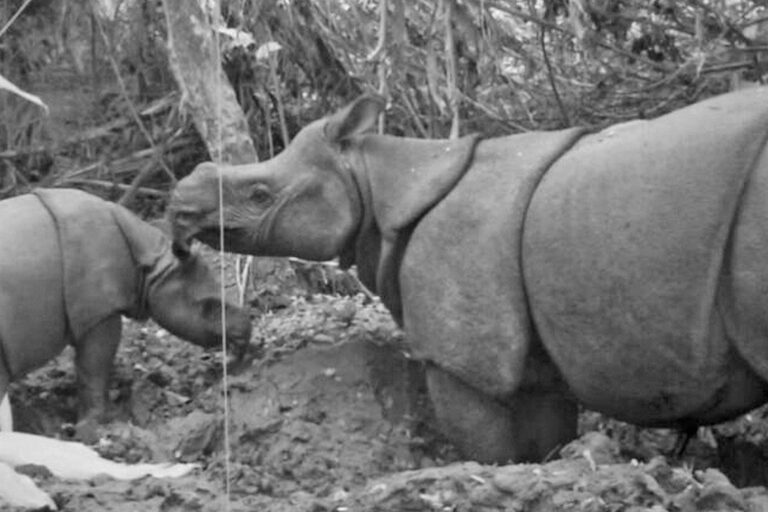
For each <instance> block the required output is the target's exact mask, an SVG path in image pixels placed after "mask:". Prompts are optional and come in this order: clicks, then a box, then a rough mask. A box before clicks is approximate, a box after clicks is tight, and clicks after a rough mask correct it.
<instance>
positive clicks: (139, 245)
mask: <svg viewBox="0 0 768 512" xmlns="http://www.w3.org/2000/svg"><path fill="white" fill-rule="evenodd" d="M112 217H113V218H114V219H115V223H116V224H117V226H118V228H120V231H121V232H122V234H123V236H124V237H125V240H126V243H127V245H128V248H129V250H130V251H131V256H132V257H133V261H134V262H135V263H136V264H137V265H139V266H141V267H153V266H154V265H155V264H156V263H157V262H158V260H159V259H160V258H161V257H162V256H163V255H164V254H166V253H167V252H168V249H169V248H170V247H169V245H170V240H169V239H168V237H167V236H165V234H164V233H163V231H162V230H161V229H159V228H157V227H155V226H153V225H151V224H150V223H148V222H144V221H143V220H141V219H139V218H138V217H137V216H136V215H134V214H133V213H131V212H130V211H128V210H127V209H125V208H123V207H122V206H119V205H114V207H113V210H112Z"/></svg>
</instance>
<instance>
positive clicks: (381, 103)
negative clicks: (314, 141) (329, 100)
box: [323, 95, 386, 143]
mask: <svg viewBox="0 0 768 512" xmlns="http://www.w3.org/2000/svg"><path fill="white" fill-rule="evenodd" d="M385 106H386V101H385V100H384V98H382V97H381V96H375V95H364V96H360V97H359V98H357V99H356V100H355V101H353V102H352V103H350V104H349V105H347V106H346V107H344V108H343V109H341V110H339V111H338V112H336V113H335V114H333V115H331V116H330V117H329V118H328V120H327V121H326V123H325V126H324V128H323V129H324V133H325V137H326V139H327V140H328V141H329V142H334V143H340V142H343V141H345V140H347V139H349V138H350V137H353V136H355V135H360V134H362V133H365V132H367V131H368V130H370V129H372V128H373V127H374V126H375V125H376V121H377V120H378V118H379V114H380V113H381V112H382V111H383V110H384V107H385Z"/></svg>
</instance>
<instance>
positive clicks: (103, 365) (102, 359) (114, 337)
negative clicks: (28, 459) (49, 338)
mask: <svg viewBox="0 0 768 512" xmlns="http://www.w3.org/2000/svg"><path fill="white" fill-rule="evenodd" d="M121 330H122V321H121V317H120V315H113V316H111V317H109V318H107V319H106V320H104V321H103V322H101V323H100V324H98V325H97V326H95V327H94V328H93V329H91V330H90V331H89V332H88V334H86V336H85V338H83V339H82V340H78V341H77V342H75V368H76V370H77V392H78V415H77V417H78V422H77V427H76V431H77V433H78V436H79V437H80V438H81V439H83V438H84V437H86V438H88V437H92V429H93V426H94V425H95V423H97V422H99V421H102V420H103V419H104V418H105V416H106V411H107V391H108V390H109V379H110V377H111V374H112V362H113V360H114V358H115V353H116V352H117V346H118V344H119V343H120V333H121ZM83 440H85V439H83Z"/></svg>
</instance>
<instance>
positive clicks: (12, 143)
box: [0, 0, 768, 198]
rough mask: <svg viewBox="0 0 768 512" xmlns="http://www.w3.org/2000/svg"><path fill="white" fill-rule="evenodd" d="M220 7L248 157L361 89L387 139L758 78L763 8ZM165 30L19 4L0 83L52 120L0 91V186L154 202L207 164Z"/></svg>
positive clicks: (124, 16)
mask: <svg viewBox="0 0 768 512" xmlns="http://www.w3.org/2000/svg"><path fill="white" fill-rule="evenodd" d="M22 3H23V2H22V0H7V1H6V2H5V3H4V4H3V7H4V8H3V9H0V24H3V25H4V24H5V21H7V20H8V19H10V16H11V14H12V13H13V12H15V10H16V9H17V8H18V7H20V6H21V5H22ZM220 3H221V14H222V17H221V18H220V19H221V23H220V25H219V26H217V27H216V33H217V37H218V39H219V41H220V44H221V45H222V49H223V57H222V64H223V66H224V68H225V71H226V73H227V76H228V78H229V80H230V83H231V85H232V86H233V88H234V90H235V93H236V95H237V99H238V102H239V104H240V106H241V107H242V109H243V111H244V113H245V115H246V119H247V121H248V129H249V131H250V135H251V137H252V138H253V140H254V142H255V145H256V147H257V151H258V153H259V156H260V158H262V159H263V158H267V157H269V156H271V155H273V154H275V153H277V152H279V151H280V150H281V148H282V147H284V146H285V144H286V143H287V142H288V141H289V139H290V138H291V137H292V136H293V135H294V134H295V133H296V132H297V131H298V130H299V129H300V128H301V126H303V125H304V124H306V123H307V122H308V121H310V120H313V119H316V118H317V117H320V116H322V115H324V114H325V113H327V112H329V111H330V110H332V109H334V108H336V107H338V106H339V105H341V104H343V103H345V102H347V101H349V100H350V99H352V98H353V97H355V96H357V95H358V94H360V93H362V92H374V91H375V92H379V93H381V94H384V95H385V96H386V97H387V98H388V99H389V101H390V105H391V108H390V109H389V110H388V113H387V119H386V126H385V129H386V131H387V132H388V133H392V134H401V135H409V136H418V137H446V136H449V134H450V133H451V126H452V125H454V126H455V129H457V130H460V132H462V133H468V132H472V131H479V132H481V133H483V134H485V135H496V134H501V133H510V132H516V131H522V130H533V129H556V128H561V127H565V126H571V125H576V124H581V125H590V126H595V127H600V126H604V125H607V124H610V123H613V122H618V121H623V120H629V119H634V118H643V117H654V116H657V115H660V114H662V113H664V112H666V111H669V110H671V109H673V108H676V107H679V106H681V105H683V104H687V103H690V102H693V101H696V100H698V99H702V98H703V97H706V96H708V95H712V94H715V93H718V92H723V91H726V90H729V89H733V88H738V87H746V86H752V85H754V84H759V83H762V82H763V79H764V76H765V71H766V64H765V60H766V50H768V25H766V22H767V21H768V16H766V14H767V13H766V2H765V1H763V0H686V1H678V2H672V1H670V0H653V1H641V0H510V1H506V0H505V1H503V0H417V1H412V2H411V1H406V0H378V1H371V0H344V1H331V0H316V1H310V0H292V1H288V0H221V2H220ZM54 4H55V5H54ZM206 5H208V6H209V7H210V6H211V5H215V3H212V2H208V3H206ZM382 5H384V6H385V7H386V16H385V17H382V9H381V7H382ZM449 12H450V14H449V15H448V14H447V13H449ZM446 20H448V21H449V23H446ZM166 33H167V31H166V27H165V18H164V15H163V11H162V8H161V4H160V2H158V1H157V0H123V1H120V2H110V1H107V0H89V1H88V2H84V1H75V0H62V1H61V2H54V3H51V2H44V1H42V0H33V1H32V2H31V3H30V4H29V7H28V8H27V9H26V10H25V11H24V12H23V13H22V14H21V15H20V16H19V17H18V18H17V19H16V20H15V21H14V22H13V23H12V24H11V25H10V28H9V29H8V31H7V32H6V33H5V34H3V35H2V36H0V55H2V57H3V58H2V59H1V60H2V64H0V74H2V75H3V76H4V77H6V78H8V79H9V80H11V81H12V82H14V83H16V84H18V85H19V86H21V87H22V88H24V89H25V90H28V91H30V92H32V93H34V94H40V95H41V97H42V98H43V99H44V100H47V99H48V98H52V99H53V100H54V101H53V102H52V103H51V107H52V114H51V117H50V118H45V117H43V116H42V115H41V114H40V113H39V112H34V111H31V110H30V109H31V108H32V106H31V105H21V106H20V104H21V103H22V102H19V101H15V102H14V100H9V99H8V96H9V95H8V94H4V93H3V92H2V91H0V102H2V106H3V108H2V109H1V111H2V114H0V167H1V168H2V169H0V170H2V171H3V172H2V180H3V183H2V184H3V185H5V186H6V187H5V188H4V189H3V190H6V193H14V192H19V191H21V190H23V189H24V188H25V187H28V186H34V185H35V184H38V183H43V184H49V185H50V184H53V185H61V184H68V185H75V186H80V187H86V188H90V189H92V190H95V191H99V192H101V193H102V194H103V193H105V191H106V192H107V193H108V195H112V196H113V197H119V196H121V195H123V194H125V193H129V195H136V194H138V195H139V196H141V197H149V198H157V197H161V196H162V194H153V191H159V192H164V191H166V190H167V189H168V187H169V186H170V185H171V184H172V183H173V181H174V179H175V178H177V177H179V176H182V175H184V174H186V173H187V172H189V171H190V170H191V169H192V167H193V166H194V164H195V163H197V162H198V161H200V160H203V159H206V158H207V155H206V154H205V149H204V147H202V145H201V144H200V139H199V137H198V136H196V135H195V134H194V129H193V128H192V127H191V124H190V122H189V119H188V118H187V117H186V116H185V112H184V109H183V107H182V106H181V103H180V101H179V98H178V97H175V96H173V92H174V89H175V86H174V84H173V82H172V80H171V79H170V72H169V69H168V56H167V51H166V48H165V40H166ZM57 87H58V90H57ZM64 89H66V95H67V97H68V99H67V100H66V101H69V102H70V103H72V106H71V107H67V108H61V107H60V103H61V101H63V100H61V98H60V96H62V95H63V94H64V91H63V90H64ZM76 91H77V93H76ZM57 94H58V96H57ZM76 94H79V95H76ZM142 112H144V113H145V114H142ZM147 112H149V114H146V113H147ZM172 175H173V176H172Z"/></svg>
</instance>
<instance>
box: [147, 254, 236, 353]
mask: <svg viewBox="0 0 768 512" xmlns="http://www.w3.org/2000/svg"><path fill="white" fill-rule="evenodd" d="M172 258H173V259H172V260H171V261H170V262H168V263H167V264H165V265H158V266H155V268H153V269H152V270H151V271H150V272H149V274H148V275H147V278H146V287H147V296H146V299H145V300H146V306H147V309H148V311H149V314H150V316H151V317H152V318H154V319H155V321H156V322H157V323H158V324H160V325H161V326H163V327H164V328H166V329H167V330H168V331H170V332H172V333H173V334H175V335H176V336H178V337H180V338H183V339H185V340H188V341H190V342H192V343H194V344H196V345H200V346H203V347H217V346H219V345H220V344H221V339H222V333H226V339H227V343H228V345H229V346H230V348H231V349H233V351H234V352H236V353H237V354H238V356H239V355H242V352H243V350H244V349H245V347H247V345H248V343H249V341H250V337H251V320H250V317H249V315H248V313H247V312H246V311H245V310H244V309H242V308H239V307H237V306H235V305H234V304H230V303H228V302H225V301H222V300H221V296H220V293H221V290H220V286H219V282H218V279H217V278H216V277H215V276H214V275H213V272H212V271H211V269H210V268H209V267H208V265H207V264H206V263H205V261H204V260H203V258H202V256H201V255H200V254H199V253H196V252H192V251H188V250H185V249H182V248H179V247H174V251H173V255H172ZM222 309H223V310H224V311H223V313H224V315H223V316H224V319H225V322H226V330H223V329H222Z"/></svg>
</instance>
